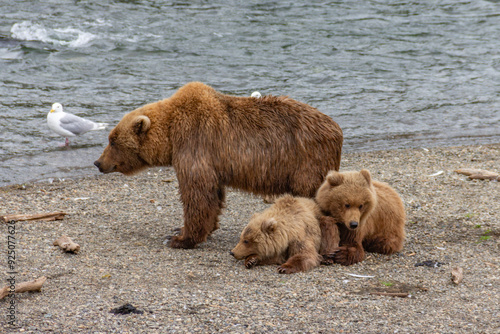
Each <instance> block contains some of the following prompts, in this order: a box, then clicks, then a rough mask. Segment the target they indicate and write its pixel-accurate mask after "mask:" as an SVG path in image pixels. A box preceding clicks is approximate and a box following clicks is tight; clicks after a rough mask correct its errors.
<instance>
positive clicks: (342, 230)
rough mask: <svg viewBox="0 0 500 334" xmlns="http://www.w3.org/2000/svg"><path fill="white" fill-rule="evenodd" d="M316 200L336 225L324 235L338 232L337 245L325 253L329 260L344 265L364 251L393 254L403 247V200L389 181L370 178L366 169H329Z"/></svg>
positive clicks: (358, 258)
mask: <svg viewBox="0 0 500 334" xmlns="http://www.w3.org/2000/svg"><path fill="white" fill-rule="evenodd" d="M316 201H317V203H318V205H319V207H320V208H321V210H322V211H323V214H325V215H327V216H330V217H332V218H333V223H336V228H335V226H334V225H333V224H330V226H329V228H330V229H329V230H328V231H327V232H324V235H323V238H326V239H327V240H338V238H339V236H340V244H339V247H338V248H337V249H336V250H335V251H334V252H332V253H331V254H330V255H327V256H326V257H329V259H330V260H331V261H332V262H335V263H340V264H342V265H346V266H347V265H351V264H353V263H357V262H360V261H363V259H364V256H365V251H368V252H375V253H381V254H392V253H395V252H399V251H400V250H401V249H402V248H403V242H404V238H405V229H404V225H405V220H406V215H405V209H404V206H403V202H402V200H401V198H400V197H399V195H398V194H397V193H396V191H395V190H394V189H392V188H391V187H390V186H389V185H388V184H386V183H382V182H377V181H374V180H372V178H371V175H370V172H369V171H368V170H366V169H363V170H361V171H360V172H343V173H340V172H336V171H331V172H329V173H328V175H327V177H326V180H325V182H323V184H322V185H321V187H320V188H319V189H318V193H317V195H316ZM323 230H324V231H326V229H323ZM324 256H325V255H324Z"/></svg>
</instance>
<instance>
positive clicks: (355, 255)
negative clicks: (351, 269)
mask: <svg viewBox="0 0 500 334" xmlns="http://www.w3.org/2000/svg"><path fill="white" fill-rule="evenodd" d="M363 257H364V253H363V252H362V251H359V249H358V248H356V247H349V246H341V247H339V248H338V249H337V251H336V252H335V253H334V254H333V259H334V261H335V263H338V264H341V265H343V266H350V265H351V264H354V263H358V262H361V261H362V260H363Z"/></svg>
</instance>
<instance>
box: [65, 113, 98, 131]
mask: <svg viewBox="0 0 500 334" xmlns="http://www.w3.org/2000/svg"><path fill="white" fill-rule="evenodd" d="M60 122H61V128H63V129H64V130H67V131H69V132H72V133H74V134H75V135H80V134H82V133H85V132H88V131H90V130H92V129H93V128H94V126H95V124H94V122H92V121H89V120H87V119H84V118H81V117H78V116H75V115H72V114H66V115H64V116H63V117H62V118H61V119H60Z"/></svg>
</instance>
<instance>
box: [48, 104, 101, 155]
mask: <svg viewBox="0 0 500 334" xmlns="http://www.w3.org/2000/svg"><path fill="white" fill-rule="evenodd" d="M47 125H48V126H49V128H50V129H51V130H52V131H54V132H55V133H57V134H58V135H61V136H63V137H66V146H68V145H69V140H68V137H74V136H78V135H81V134H84V133H85V132H88V131H94V130H103V129H105V128H106V126H107V125H108V124H107V123H94V122H92V121H89V120H88V119H84V118H81V117H78V116H76V115H73V114H68V113H66V112H64V111H63V107H62V105H61V104H60V103H54V104H53V105H52V109H51V110H50V112H49V113H48V114H47Z"/></svg>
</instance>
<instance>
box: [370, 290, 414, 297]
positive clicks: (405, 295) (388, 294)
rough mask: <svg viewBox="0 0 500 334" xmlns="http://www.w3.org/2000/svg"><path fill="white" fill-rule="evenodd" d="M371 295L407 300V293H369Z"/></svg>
mask: <svg viewBox="0 0 500 334" xmlns="http://www.w3.org/2000/svg"><path fill="white" fill-rule="evenodd" d="M370 294H371V295H377V296H389V297H401V298H407V297H408V296H409V295H410V294H409V293H408V292H376V291H374V292H370Z"/></svg>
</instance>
